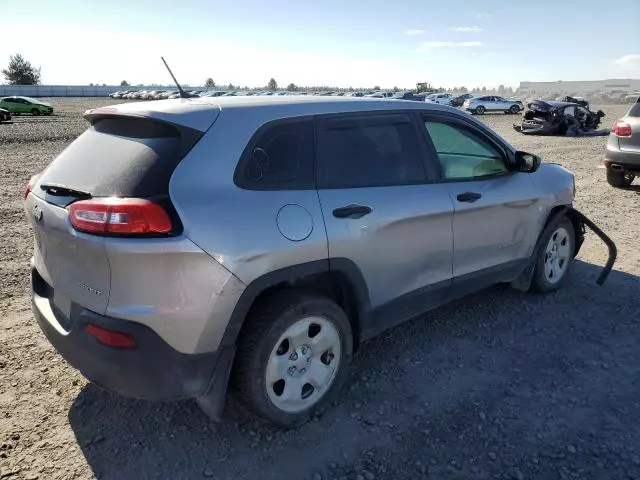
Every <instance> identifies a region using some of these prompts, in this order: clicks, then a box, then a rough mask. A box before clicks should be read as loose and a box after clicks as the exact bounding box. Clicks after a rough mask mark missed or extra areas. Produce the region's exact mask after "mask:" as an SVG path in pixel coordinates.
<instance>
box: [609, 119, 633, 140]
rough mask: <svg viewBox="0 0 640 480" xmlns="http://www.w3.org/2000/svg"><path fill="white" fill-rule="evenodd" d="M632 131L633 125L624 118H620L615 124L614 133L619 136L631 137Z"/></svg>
mask: <svg viewBox="0 0 640 480" xmlns="http://www.w3.org/2000/svg"><path fill="white" fill-rule="evenodd" d="M631 133H632V132H631V125H629V124H628V123H627V122H625V121H623V120H618V121H617V122H616V123H615V125H614V126H613V134H614V135H617V136H618V137H630V136H631Z"/></svg>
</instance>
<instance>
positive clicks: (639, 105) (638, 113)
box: [628, 98, 640, 117]
mask: <svg viewBox="0 0 640 480" xmlns="http://www.w3.org/2000/svg"><path fill="white" fill-rule="evenodd" d="M628 115H629V116H630V117H640V98H639V99H638V101H637V102H636V103H634V104H633V106H632V107H631V109H630V110H629V114H628Z"/></svg>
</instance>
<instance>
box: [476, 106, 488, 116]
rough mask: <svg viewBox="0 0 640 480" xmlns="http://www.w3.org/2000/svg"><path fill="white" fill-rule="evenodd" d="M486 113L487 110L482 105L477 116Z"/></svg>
mask: <svg viewBox="0 0 640 480" xmlns="http://www.w3.org/2000/svg"><path fill="white" fill-rule="evenodd" d="M485 111H486V108H484V107H483V106H482V105H480V106H479V107H476V110H475V112H476V115H483V114H484V112H485Z"/></svg>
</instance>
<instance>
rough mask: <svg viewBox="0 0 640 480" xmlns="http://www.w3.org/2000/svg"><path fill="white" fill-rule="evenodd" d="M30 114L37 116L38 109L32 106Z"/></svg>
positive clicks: (38, 113)
mask: <svg viewBox="0 0 640 480" xmlns="http://www.w3.org/2000/svg"><path fill="white" fill-rule="evenodd" d="M31 115H33V116H35V117H37V116H38V115H40V110H38V109H37V108H34V109H33V110H31Z"/></svg>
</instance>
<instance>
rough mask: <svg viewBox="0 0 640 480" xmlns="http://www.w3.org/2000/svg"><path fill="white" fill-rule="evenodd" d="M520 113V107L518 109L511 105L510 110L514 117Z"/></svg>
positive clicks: (516, 106)
mask: <svg viewBox="0 0 640 480" xmlns="http://www.w3.org/2000/svg"><path fill="white" fill-rule="evenodd" d="M519 111H520V107H518V105H511V108H510V109H509V113H511V114H513V115H515V114H516V113H518V112H519Z"/></svg>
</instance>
